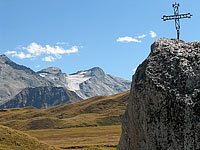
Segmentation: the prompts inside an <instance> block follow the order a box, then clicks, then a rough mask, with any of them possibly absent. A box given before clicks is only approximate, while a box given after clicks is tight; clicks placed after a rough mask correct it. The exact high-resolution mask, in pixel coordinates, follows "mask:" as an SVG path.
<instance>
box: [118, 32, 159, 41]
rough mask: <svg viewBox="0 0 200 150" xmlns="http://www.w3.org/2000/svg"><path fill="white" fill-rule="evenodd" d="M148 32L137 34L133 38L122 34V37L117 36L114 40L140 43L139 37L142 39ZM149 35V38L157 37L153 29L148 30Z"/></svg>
mask: <svg viewBox="0 0 200 150" xmlns="http://www.w3.org/2000/svg"><path fill="white" fill-rule="evenodd" d="M147 35H148V34H141V35H139V36H135V37H134V38H133V37H131V36H124V37H118V39H117V40H116V41H117V42H126V43H129V42H135V43H141V42H142V41H141V39H144V38H145V37H147ZM149 36H150V37H151V38H155V37H157V34H156V33H155V32H154V31H152V30H151V31H149Z"/></svg>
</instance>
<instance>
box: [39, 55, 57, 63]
mask: <svg viewBox="0 0 200 150" xmlns="http://www.w3.org/2000/svg"><path fill="white" fill-rule="evenodd" d="M42 60H43V61H47V62H53V61H54V60H55V58H54V57H53V56H47V57H44V58H42Z"/></svg>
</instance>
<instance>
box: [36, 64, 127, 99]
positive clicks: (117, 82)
mask: <svg viewBox="0 0 200 150" xmlns="http://www.w3.org/2000/svg"><path fill="white" fill-rule="evenodd" d="M37 73H38V74H39V75H40V76H41V77H44V78H45V79H47V80H49V81H50V82H52V83H53V84H54V85H55V86H57V87H65V88H67V89H68V90H71V91H74V92H76V93H77V94H78V95H79V96H80V97H81V98H83V99H86V98H89V97H92V96H97V95H101V96H107V95H111V94H116V93H120V92H124V91H127V90H129V89H130V87H131V82H130V81H127V80H124V79H121V78H119V77H114V76H111V75H108V74H105V73H104V71H103V70H102V69H101V68H99V67H95V68H92V69H89V70H84V71H79V72H77V73H73V74H66V73H62V71H61V70H60V69H59V68H56V67H49V68H46V69H43V70H41V71H39V72H37Z"/></svg>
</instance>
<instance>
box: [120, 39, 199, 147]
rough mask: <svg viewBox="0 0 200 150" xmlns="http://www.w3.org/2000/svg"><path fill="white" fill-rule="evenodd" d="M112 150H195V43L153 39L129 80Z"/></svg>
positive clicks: (196, 119) (197, 133)
mask: <svg viewBox="0 0 200 150" xmlns="http://www.w3.org/2000/svg"><path fill="white" fill-rule="evenodd" d="M122 130H123V131H122V135H121V138H120V142H119V145H118V150H198V149H200V42H190V43H185V42H184V41H181V40H175V39H174V40H169V39H159V40H157V41H155V42H154V43H153V44H152V46H151V53H150V55H149V56H148V58H147V59H146V60H145V61H144V62H143V63H142V64H141V65H140V66H139V67H138V69H137V71H136V73H135V75H134V76H133V81H132V88H131V95H130V99H129V101H128V106H127V109H126V112H125V114H124V117H123V125H122Z"/></svg>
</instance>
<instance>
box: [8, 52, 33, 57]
mask: <svg viewBox="0 0 200 150" xmlns="http://www.w3.org/2000/svg"><path fill="white" fill-rule="evenodd" d="M6 54H7V55H11V56H12V57H18V58H20V59H24V58H32V57H33V56H32V55H31V54H25V53H24V52H19V53H17V51H7V52H6Z"/></svg>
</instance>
